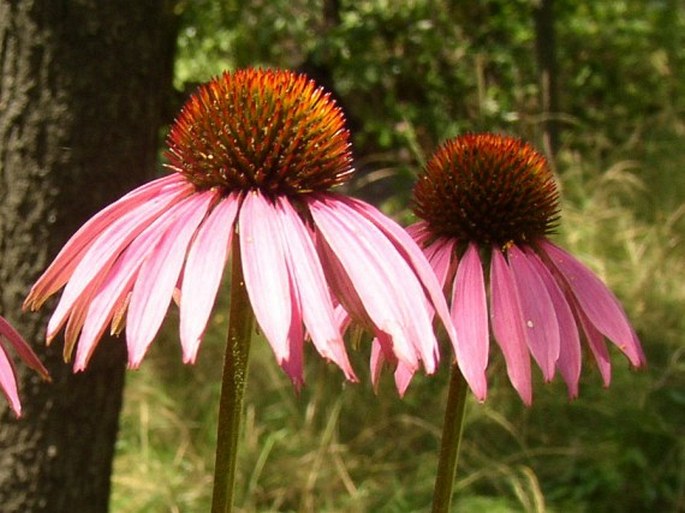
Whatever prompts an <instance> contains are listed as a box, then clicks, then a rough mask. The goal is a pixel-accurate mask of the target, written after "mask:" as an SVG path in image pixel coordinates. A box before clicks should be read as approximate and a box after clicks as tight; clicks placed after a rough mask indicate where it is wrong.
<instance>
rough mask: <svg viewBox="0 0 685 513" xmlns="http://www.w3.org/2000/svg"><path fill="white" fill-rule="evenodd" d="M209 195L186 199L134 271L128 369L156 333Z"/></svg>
mask: <svg viewBox="0 0 685 513" xmlns="http://www.w3.org/2000/svg"><path fill="white" fill-rule="evenodd" d="M214 194H215V193H214V192H213V191H206V192H202V193H196V194H193V195H191V196H188V198H186V199H185V200H184V201H183V202H182V203H180V204H179V205H177V207H176V208H175V209H174V211H175V214H176V216H177V217H176V220H175V221H174V224H173V225H172V226H171V227H170V228H169V230H168V231H167V232H166V233H165V234H164V237H163V238H162V240H161V241H160V243H159V245H158V246H157V247H156V248H155V249H154V250H153V252H152V253H151V254H150V256H149V257H148V259H147V260H146V261H145V262H144V263H143V265H142V266H141V267H140V270H139V271H138V277H137V279H136V282H135V284H134V285H133V292H132V293H131V302H130V304H129V308H128V315H127V317H126V343H127V346H128V353H129V356H128V358H129V365H130V366H131V367H132V368H136V367H138V366H139V365H140V362H141V361H142V359H143V356H144V355H145V352H146V351H147V348H148V347H149V346H150V344H151V343H152V340H153V339H154V337H155V335H156V334H157V331H159V328H160V326H161V325H162V321H163V320H164V316H165V314H166V311H167V309H168V308H169V303H171V295H172V294H173V292H174V287H175V286H176V283H177V281H178V276H179V273H180V272H181V267H182V266H183V261H184V260H185V256H186V252H187V249H188V244H189V243H190V239H191V237H192V236H193V234H194V233H195V230H196V229H197V227H198V225H199V224H200V222H201V221H202V219H203V218H204V216H205V214H206V213H207V209H208V208H209V205H210V203H211V201H212V199H213V198H214Z"/></svg>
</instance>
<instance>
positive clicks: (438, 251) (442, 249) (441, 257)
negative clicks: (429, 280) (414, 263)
mask: <svg viewBox="0 0 685 513" xmlns="http://www.w3.org/2000/svg"><path fill="white" fill-rule="evenodd" d="M456 245H457V244H456V241H454V240H448V239H438V240H436V241H435V242H433V243H432V244H431V245H429V246H427V247H426V248H424V250H423V252H424V254H425V255H426V258H427V259H428V262H429V263H430V265H431V267H432V268H433V271H434V272H435V276H436V277H437V278H438V283H440V287H441V288H442V289H443V290H444V288H445V284H446V283H447V278H448V276H449V275H450V272H451V271H452V272H453V268H454V267H456V260H457V259H456V257H455V253H454V251H455V246H456Z"/></svg>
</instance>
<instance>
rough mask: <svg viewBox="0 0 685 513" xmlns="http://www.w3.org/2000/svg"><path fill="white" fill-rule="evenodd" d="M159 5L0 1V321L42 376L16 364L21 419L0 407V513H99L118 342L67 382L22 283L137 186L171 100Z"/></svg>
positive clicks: (151, 161) (119, 387) (112, 421)
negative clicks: (32, 353)
mask: <svg viewBox="0 0 685 513" xmlns="http://www.w3.org/2000/svg"><path fill="white" fill-rule="evenodd" d="M174 49H175V20H174V17H173V14H172V11H171V6H170V5H169V0H146V1H139V0H112V1H109V0H108V1H101V0H59V1H55V0H23V1H18V0H0V70H1V72H0V313H2V314H3V315H5V316H6V317H7V318H8V319H10V320H11V321H12V322H13V324H14V325H15V326H16V327H17V329H18V330H19V331H20V332H21V333H22V334H23V335H24V336H25V337H26V339H27V340H29V341H30V342H31V343H32V345H33V347H34V348H35V349H36V350H37V352H38V353H39V355H40V356H41V359H42V360H43V361H44V362H45V364H46V366H47V367H48V369H49V370H50V373H51V375H52V378H53V382H52V384H47V383H43V382H41V381H40V379H39V378H38V377H37V376H35V375H34V373H32V372H30V371H29V370H27V369H26V368H25V367H23V366H20V365H18V366H17V367H18V369H17V370H18V372H19V374H20V386H21V389H20V392H21V396H22V403H23V406H24V416H23V418H22V419H19V420H15V419H14V416H13V415H12V414H11V413H10V412H9V409H8V408H5V407H4V405H0V510H1V511H2V512H3V513H15V512H17V513H18V512H21V513H34V512H78V513H90V512H93V513H95V512H105V511H107V510H108V501H109V492H110V474H111V468H112V459H113V454H114V442H115V439H116V433H117V428H118V415H119V410H120V407H121V402H122V391H123V384H124V370H125V345H124V343H123V341H121V340H117V339H114V340H109V339H107V338H106V339H104V340H103V341H102V342H101V343H100V346H99V347H98V349H97V350H96V351H95V355H94V357H93V360H92V363H91V364H90V366H89V369H88V370H87V371H86V372H83V373H79V374H76V375H74V374H72V372H71V366H70V365H68V364H65V363H64V361H63V360H62V341H61V340H55V342H53V345H52V346H51V347H49V348H44V347H43V344H44V342H43V341H44V330H45V326H46V320H47V317H48V313H49V311H50V309H51V308H50V305H52V306H54V303H49V304H48V305H47V307H44V308H43V310H42V312H41V313H26V314H23V315H21V312H20V308H21V303H22V301H23V299H24V297H25V295H26V293H27V292H28V289H29V288H30V285H31V284H32V283H33V281H35V279H36V278H37V277H38V276H39V275H40V273H41V272H42V271H43V270H44V269H45V267H46V266H47V264H49V262H50V260H51V259H52V257H54V256H55V254H56V253H57V251H58V250H59V249H60V248H61V246H62V245H63V244H64V243H65V242H66V240H67V239H68V237H69V236H70V235H72V234H73V233H74V231H75V230H76V229H77V228H78V227H79V226H80V225H81V224H82V223H83V222H84V221H85V220H86V219H87V218H88V217H89V216H91V215H92V214H93V213H95V212H96V211H97V210H99V209H100V208H102V207H103V206H104V205H105V204H107V203H109V202H111V201H112V200H114V199H116V198H117V197H118V196H120V195H121V194H122V193H123V192H125V191H127V190H129V189H131V188H133V187H134V186H135V185H138V184H140V183H141V182H143V181H144V180H145V179H146V178H148V177H149V176H150V175H151V174H152V172H153V170H154V168H155V164H156V154H157V147H158V146H157V143H158V129H159V126H160V120H161V116H162V111H163V109H164V107H165V105H164V102H165V100H166V99H167V98H168V97H169V94H170V92H171V75H172V62H173V53H174Z"/></svg>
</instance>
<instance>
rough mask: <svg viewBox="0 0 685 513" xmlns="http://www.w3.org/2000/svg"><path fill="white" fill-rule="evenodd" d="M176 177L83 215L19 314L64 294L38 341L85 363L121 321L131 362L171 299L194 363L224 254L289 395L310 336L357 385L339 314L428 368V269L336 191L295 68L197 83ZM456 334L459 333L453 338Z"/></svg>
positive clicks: (338, 143) (178, 148) (431, 303)
mask: <svg viewBox="0 0 685 513" xmlns="http://www.w3.org/2000/svg"><path fill="white" fill-rule="evenodd" d="M168 146H169V149H168V151H167V153H166V155H167V158H168V161H169V163H168V164H167V167H168V168H169V169H170V170H171V171H172V173H171V174H169V175H168V176H165V177H163V178H159V179H157V180H154V181H152V182H150V183H148V184H146V185H144V186H142V187H139V188H138V189H136V190H134V191H132V192H131V193H129V194H128V195H126V196H124V197H123V198H121V199H120V200H118V201H116V202H115V203H113V204H112V205H110V206H109V207H107V208H105V209H104V210H102V211H101V212H99V213H98V214H96V215H95V216H94V217H93V218H92V219H90V220H89V221H88V222H87V223H86V224H85V225H84V226H83V227H82V228H81V229H80V230H79V231H78V232H77V233H76V234H75V235H74V236H73V237H72V238H71V240H70V241H69V242H68V243H67V244H66V245H65V247H64V248H63V249H62V251H61V252H60V254H59V255H58V256H57V257H56V258H55V260H54V262H53V263H52V264H51V265H50V267H49V268H48V269H47V270H46V271H45V273H44V274H43V276H41V277H40V279H39V280H38V281H37V282H36V284H35V285H34V286H33V288H32V289H31V292H30V294H29V296H28V297H27V299H26V302H25V307H29V308H32V309H36V308H39V307H40V306H41V305H42V304H43V302H44V301H45V300H46V299H47V298H48V297H50V296H51V295H52V294H54V293H55V292H57V291H58V290H59V289H60V288H62V287H63V286H64V292H63V293H62V296H61V299H60V301H59V303H58V304H57V306H56V308H55V311H54V314H53V315H52V318H51V319H50V321H49V325H48V329H47V339H48V341H50V340H52V339H53V338H54V337H55V335H56V334H57V333H58V332H59V331H60V330H61V328H62V327H64V326H65V325H66V329H65V357H69V355H70V354H71V352H72V350H73V348H74V347H75V348H76V355H75V360H74V367H75V369H76V370H82V369H84V368H85V367H86V366H87V364H88V360H89V358H90V356H91V354H92V352H93V350H94V348H95V346H96V344H97V342H98V340H99V339H100V337H101V336H102V334H103V332H104V331H105V329H106V327H107V326H108V325H110V326H111V328H110V329H111V331H112V332H113V333H119V332H120V331H121V330H122V329H123V328H124V326H125V327H126V342H127V346H128V355H129V356H128V359H129V365H130V367H133V368H136V367H138V366H139V365H140V363H141V360H142V359H143V357H144V355H145V353H146V351H147V349H148V347H149V345H150V343H151V342H152V340H153V339H154V337H155V335H156V334H157V332H158V330H159V328H160V325H161V324H162V321H163V319H164V317H165V315H166V311H167V309H168V308H169V305H170V303H171V300H172V297H174V298H176V299H177V300H178V303H179V310H180V340H181V345H182V350H183V359H184V361H185V362H188V363H192V362H193V361H194V360H195V358H196V355H197V352H198V347H199V345H200V342H201V340H202V336H203V333H204V331H205V328H206V326H207V322H208V319H209V316H210V312H211V310H212V307H213V304H214V301H215V298H216V295H217V291H218V288H219V284H220V281H221V276H222V273H223V270H224V267H225V264H226V261H227V258H228V256H229V253H230V252H231V248H232V247H233V248H235V249H234V251H235V250H237V251H239V255H234V256H235V257H239V259H240V261H241V262H242V274H243V275H244V282H245V286H246V289H247V293H248V296H249V301H250V303H251V307H252V310H253V311H254V315H255V318H256V320H257V323H258V324H259V326H260V328H261V331H262V332H263V333H264V335H265V337H266V339H267V340H268V341H269V343H270V344H271V347H272V349H273V351H274V353H275V355H276V358H277V360H278V362H279V364H280V365H281V366H282V367H283V368H284V370H285V371H286V372H287V374H288V375H289V376H290V378H291V379H292V381H293V382H294V383H295V385H296V386H299V385H300V384H301V382H302V379H303V378H302V351H303V342H304V339H305V332H306V334H308V336H309V338H311V341H312V342H313V344H314V346H315V347H316V349H317V351H318V352H319V353H320V354H321V355H322V356H323V357H324V358H326V359H328V360H330V361H332V362H335V364H337V365H338V366H339V367H340V368H341V369H342V371H343V372H344V374H345V376H346V377H347V378H348V379H350V380H354V379H356V378H355V374H354V371H353V370H352V368H351V365H350V362H349V360H348V356H347V352H346V349H345V346H344V344H343V340H342V337H341V321H340V319H341V318H342V316H341V315H340V312H339V311H338V310H339V309H340V308H344V309H345V310H346V311H347V313H349V314H351V317H352V318H353V319H354V320H355V321H357V322H360V323H361V324H363V325H364V326H365V327H366V328H368V329H370V330H371V331H372V332H373V333H374V334H375V336H376V337H377V339H378V340H381V341H382V346H383V350H384V351H385V352H386V353H387V357H388V358H390V359H393V358H395V359H396V360H397V361H398V362H401V363H402V365H403V367H405V368H407V369H409V370H411V371H415V370H417V369H418V368H419V366H420V365H422V366H423V367H424V368H425V370H426V371H427V372H433V371H434V370H435V367H436V364H437V358H438V355H437V343H436V340H435V336H434V334H433V330H432V326H431V322H432V316H433V312H434V309H437V313H438V314H439V315H440V316H441V317H442V318H443V319H444V320H447V322H448V323H449V312H448V310H447V304H446V302H445V300H444V296H443V295H442V290H441V288H440V285H439V284H438V282H437V280H436V278H435V275H434V274H433V272H432V270H431V268H430V265H429V264H428V262H427V260H426V258H425V257H424V255H423V254H422V252H421V250H420V249H419V248H418V246H417V245H416V244H415V242H414V241H413V240H412V239H411V237H409V235H408V234H406V232H404V231H403V230H401V229H400V228H399V226H398V225H397V224H395V223H394V222H392V221H391V220H389V219H388V218H386V217H384V216H383V215H382V214H381V213H380V212H379V211H378V210H376V209H374V208H373V207H371V206H370V205H367V204H365V203H362V202H360V201H357V200H353V199H350V198H347V197H344V196H342V195H339V194H336V193H333V192H330V191H329V189H330V188H332V187H334V186H336V185H339V184H341V183H342V182H344V181H345V180H347V179H348V178H349V177H350V175H351V173H352V172H353V169H352V167H351V153H350V142H349V134H348V131H347V130H346V129H345V127H344V117H343V114H342V112H341V110H340V108H339V107H337V106H336V104H335V102H334V101H333V100H332V99H331V97H330V96H329V95H328V94H326V93H325V92H324V91H323V90H322V89H320V88H317V87H316V85H315V84H314V83H313V82H312V81H310V80H308V79H307V78H306V77H304V76H303V75H297V74H294V73H292V72H288V71H272V70H255V69H247V70H242V71H237V72H234V73H228V72H227V73H224V74H223V75H222V76H221V77H218V78H216V79H215V80H213V81H212V82H210V83H208V84H206V85H204V86H202V87H200V89H199V90H198V91H197V92H196V93H195V94H194V95H193V96H192V97H191V98H190V100H189V101H188V102H187V103H186V105H185V106H184V108H183V110H182V112H181V113H180V115H179V117H178V118H177V120H176V122H175V123H174V125H173V126H172V128H171V131H170V133H169V136H168ZM452 333H453V330H452Z"/></svg>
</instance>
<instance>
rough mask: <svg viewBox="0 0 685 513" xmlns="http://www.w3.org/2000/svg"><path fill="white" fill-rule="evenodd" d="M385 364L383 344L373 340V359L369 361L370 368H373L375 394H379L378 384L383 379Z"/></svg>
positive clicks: (372, 376) (372, 381) (372, 382)
mask: <svg viewBox="0 0 685 513" xmlns="http://www.w3.org/2000/svg"><path fill="white" fill-rule="evenodd" d="M384 363H385V358H384V357H383V350H382V349H381V344H380V342H379V341H378V339H373V340H372V341H371V358H370V361H369V367H370V368H371V385H372V386H373V389H374V391H375V392H378V383H379V382H380V379H381V373H382V372H383V364H384Z"/></svg>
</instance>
